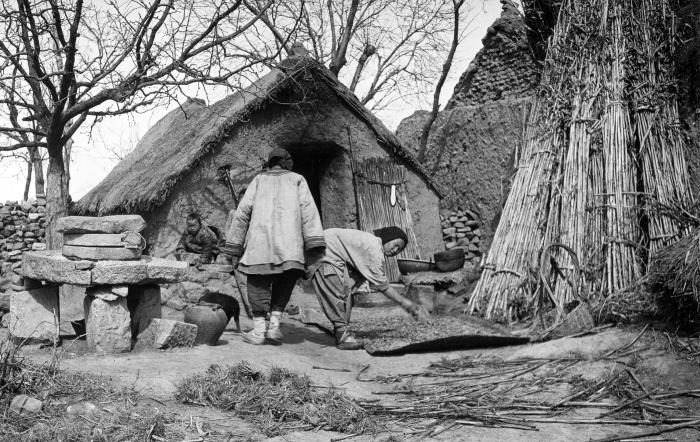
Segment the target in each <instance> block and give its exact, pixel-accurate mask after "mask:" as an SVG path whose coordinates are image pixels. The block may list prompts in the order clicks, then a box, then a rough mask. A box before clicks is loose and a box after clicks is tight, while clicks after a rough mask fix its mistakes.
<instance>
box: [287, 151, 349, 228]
mask: <svg viewBox="0 0 700 442" xmlns="http://www.w3.org/2000/svg"><path fill="white" fill-rule="evenodd" d="M287 150H288V151H289V153H290V154H291V155H292V161H294V168H293V171H294V172H296V173H298V174H299V175H302V176H303V177H304V178H305V179H306V183H307V184H308V185H309V190H310V191H311V195H312V196H313V197H314V202H315V203H316V207H317V208H318V213H319V215H321V220H323V203H322V198H321V186H322V183H323V178H324V176H325V175H326V173H327V171H328V167H329V165H330V163H331V161H332V160H333V158H334V157H335V156H336V154H337V151H336V149H335V148H334V147H333V146H319V145H297V146H294V147H289V148H287Z"/></svg>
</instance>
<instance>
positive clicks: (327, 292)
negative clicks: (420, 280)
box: [309, 226, 429, 350]
mask: <svg viewBox="0 0 700 442" xmlns="http://www.w3.org/2000/svg"><path fill="white" fill-rule="evenodd" d="M323 235H324V238H325V240H326V250H325V254H324V255H323V256H321V257H319V258H317V262H316V263H315V264H314V265H313V266H311V268H310V269H309V270H310V273H311V274H312V275H313V276H312V281H313V286H314V289H315V291H316V296H317V297H318V301H319V303H320V304H321V308H322V309H323V312H324V313H325V314H326V316H327V317H328V319H329V320H330V321H331V322H332V323H333V328H334V331H335V342H336V346H337V347H338V348H339V349H341V350H356V349H360V348H362V346H363V345H362V343H360V342H358V341H357V340H356V339H355V337H354V336H353V334H352V332H351V331H350V329H349V324H350V313H351V310H352V295H353V293H354V292H355V291H356V290H357V289H358V288H359V287H360V285H362V283H364V282H365V281H367V282H369V284H370V287H371V288H372V289H374V290H377V291H380V292H382V293H383V294H384V295H385V296H386V297H387V298H389V299H391V300H393V301H395V302H396V303H398V304H399V305H400V306H401V307H403V308H404V310H406V311H407V312H409V313H410V314H411V315H412V316H413V317H414V318H417V319H419V320H427V319H428V318H429V313H428V311H427V310H426V309H425V307H422V306H419V305H417V304H415V303H413V302H412V301H410V300H409V299H407V298H405V297H403V296H401V295H400V294H399V293H398V292H397V291H396V289H394V288H393V287H391V285H389V281H388V280H387V277H386V274H385V272H384V261H385V259H386V257H387V256H396V255H397V254H399V253H400V252H401V251H402V250H403V249H404V248H405V247H406V245H407V244H408V237H407V236H406V233H405V232H404V231H403V230H401V229H400V228H398V227H395V226H392V227H385V228H382V229H378V230H375V231H374V234H372V233H369V232H364V231H362V230H355V229H326V230H324V232H323Z"/></svg>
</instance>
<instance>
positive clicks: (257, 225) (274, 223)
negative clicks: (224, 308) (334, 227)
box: [222, 149, 325, 345]
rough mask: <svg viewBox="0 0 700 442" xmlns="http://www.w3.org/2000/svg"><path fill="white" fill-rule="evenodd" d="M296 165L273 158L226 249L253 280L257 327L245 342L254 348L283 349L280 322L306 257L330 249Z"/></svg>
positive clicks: (283, 155) (248, 195)
mask: <svg viewBox="0 0 700 442" xmlns="http://www.w3.org/2000/svg"><path fill="white" fill-rule="evenodd" d="M292 165H293V164H292V157H291V156H290V155H289V152H287V151H286V150H284V149H275V150H273V151H272V152H271V153H270V155H269V157H268V167H269V169H268V170H266V171H264V172H261V173H260V174H258V175H256V176H255V178H253V181H252V182H251V183H250V185H249V186H248V189H247V190H246V192H245V194H244V195H243V198H242V199H241V202H240V204H239V205H238V208H237V209H236V213H235V215H234V217H233V220H232V222H231V226H230V227H229V229H228V232H227V234H226V243H225V246H224V247H223V248H222V251H223V252H224V253H226V254H227V255H229V256H230V257H231V261H232V264H233V265H234V267H235V266H238V269H239V270H240V271H241V272H242V273H245V274H246V275H247V276H248V284H247V285H248V298H249V300H250V304H251V308H252V312H253V322H254V326H253V330H251V331H250V332H248V333H246V334H245V335H244V336H243V339H244V340H245V341H246V342H248V343H250V344H255V345H260V344H263V343H264V342H265V339H267V340H268V341H270V342H271V343H273V344H281V343H282V338H283V336H282V332H281V331H280V318H281V316H282V312H283V311H284V309H285V307H286V306H287V303H288V302H289V298H290V297H291V295H292V289H293V288H294V284H295V283H296V281H297V279H298V278H299V276H301V275H302V274H303V271H304V269H305V263H306V261H305V258H304V252H305V251H307V252H308V251H310V250H312V249H318V248H323V247H325V242H324V240H323V227H322V226H321V217H320V216H319V214H318V209H317V208H316V204H315V203H314V199H313V196H312V195H311V191H310V190H309V187H308V185H307V183H306V180H305V179H304V177H303V176H301V175H299V174H297V173H294V172H292V171H291V169H292ZM244 243H245V248H244ZM239 261H240V262H239ZM268 313H269V314H270V323H269V326H268V325H267V324H266V322H265V317H266V316H267V314H268Z"/></svg>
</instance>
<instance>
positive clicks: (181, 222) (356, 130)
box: [144, 97, 442, 257]
mask: <svg viewBox="0 0 700 442" xmlns="http://www.w3.org/2000/svg"><path fill="white" fill-rule="evenodd" d="M348 129H349V131H350V134H351V139H352V148H353V154H354V155H355V157H356V158H357V159H363V158H369V157H386V156H388V153H387V152H386V151H385V150H384V149H383V148H381V147H380V145H379V144H378V143H377V141H376V137H375V134H374V133H373V132H372V131H371V130H370V129H369V128H368V127H367V126H366V125H365V124H364V123H363V122H362V121H361V120H359V119H357V118H356V117H355V116H354V115H353V114H352V113H351V112H350V111H349V110H347V109H346V108H345V107H344V106H343V105H340V104H339V103H338V102H337V101H335V99H328V98H327V97H326V98H325V99H324V100H323V102H318V103H315V104H313V103H312V104H310V105H307V106H304V107H303V108H291V107H284V106H281V105H270V106H268V107H266V108H265V109H264V110H262V111H260V112H256V113H254V114H253V115H252V116H251V117H250V121H249V122H248V123H246V124H244V125H241V126H240V127H239V128H238V129H237V130H236V131H235V132H234V134H233V135H232V137H231V138H230V139H229V140H228V141H227V142H226V143H224V144H222V145H221V146H219V147H218V148H217V149H215V151H214V152H212V154H210V155H208V156H206V157H205V158H204V159H203V160H202V161H201V164H200V165H199V166H198V167H195V168H194V171H193V172H192V173H190V174H189V175H188V176H186V177H185V178H183V179H182V180H181V181H180V182H179V183H178V184H177V185H176V186H175V188H174V189H173V191H172V192H171V194H170V196H169V197H168V198H167V200H166V201H165V203H164V204H163V205H161V206H160V207H159V208H158V209H157V210H155V211H152V212H151V213H147V214H145V215H144V217H145V219H146V222H147V223H148V230H147V232H146V237H147V240H148V241H149V244H150V245H151V247H150V253H151V254H153V255H155V256H164V257H167V256H172V253H173V252H174V250H175V247H176V245H177V242H178V240H179V238H180V234H181V232H182V231H184V228H185V216H186V215H187V214H188V213H189V212H191V211H194V210H196V211H198V212H199V213H200V214H201V215H202V216H203V218H204V219H205V220H206V221H207V222H208V223H209V224H210V225H214V226H216V227H219V228H221V229H223V227H224V226H225V223H226V219H227V217H228V214H229V211H230V210H231V209H233V207H234V203H233V199H232V197H231V196H230V193H229V191H228V189H227V188H226V187H225V186H224V185H223V184H222V183H221V182H220V181H218V180H217V177H216V171H217V169H218V167H220V166H222V165H226V164H231V165H233V167H234V169H236V170H238V171H240V174H239V175H238V176H237V178H238V179H237V180H235V181H234V186H235V187H236V188H242V187H244V186H245V185H246V184H247V183H248V182H249V181H250V180H251V179H252V178H253V176H255V174H256V173H257V172H259V171H260V169H261V167H262V164H263V162H264V160H265V159H266V157H267V153H268V152H269V151H270V150H272V149H273V148H275V147H278V146H279V147H287V148H290V149H291V150H292V154H293V155H294V154H295V151H294V149H295V148H298V147H299V146H303V145H314V146H326V148H329V149H337V151H338V152H339V154H338V155H337V156H335V157H334V158H333V159H332V160H331V163H330V167H328V169H327V171H328V172H327V173H326V174H325V175H324V176H322V177H321V186H320V187H321V211H322V213H323V222H324V227H326V228H328V227H345V228H357V221H356V213H357V211H356V206H355V199H354V191H353V185H352V173H351V169H350V162H349V150H348V148H347V145H348V141H347V140H348ZM408 175H409V198H410V202H411V204H412V210H411V212H412V217H413V220H414V227H415V229H416V236H417V238H418V241H419V243H420V246H421V253H426V254H429V253H432V252H433V251H434V250H436V249H437V248H441V247H442V240H441V233H440V220H439V216H438V206H439V200H438V197H437V196H436V195H435V194H434V193H433V192H432V191H431V190H429V189H428V187H427V185H426V184H425V183H424V182H423V181H422V180H421V179H420V178H419V177H417V176H415V175H414V174H413V173H409V174H408ZM431 213H432V217H431V216H430V214H431ZM426 256H427V255H426Z"/></svg>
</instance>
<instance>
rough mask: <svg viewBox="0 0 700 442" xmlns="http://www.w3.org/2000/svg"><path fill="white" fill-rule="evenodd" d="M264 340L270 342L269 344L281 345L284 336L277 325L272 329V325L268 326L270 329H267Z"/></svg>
mask: <svg viewBox="0 0 700 442" xmlns="http://www.w3.org/2000/svg"><path fill="white" fill-rule="evenodd" d="M265 338H266V339H267V340H268V341H270V344H274V345H282V339H284V336H283V335H282V332H281V331H280V327H279V325H277V327H274V326H272V324H270V327H269V328H268V329H267V333H265Z"/></svg>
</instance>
